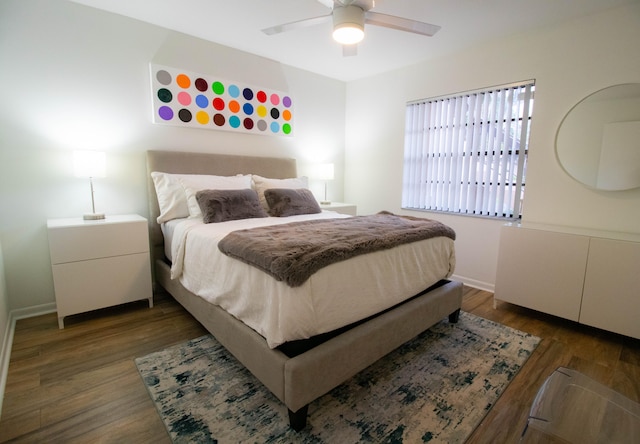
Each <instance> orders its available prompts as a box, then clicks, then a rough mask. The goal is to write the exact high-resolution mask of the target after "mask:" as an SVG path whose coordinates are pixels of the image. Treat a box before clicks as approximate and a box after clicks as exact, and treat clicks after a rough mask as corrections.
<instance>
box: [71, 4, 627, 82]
mask: <svg viewBox="0 0 640 444" xmlns="http://www.w3.org/2000/svg"><path fill="white" fill-rule="evenodd" d="M72 1H74V2H76V3H81V4H84V5H88V6H92V7H95V8H99V9H103V10H105V11H110V12H114V13H117V14H121V15H125V16H128V17H132V18H135V19H138V20H141V21H144V22H148V23H151V24H154V25H158V26H161V27H164V28H168V29H172V30H174V31H179V32H182V33H185V34H189V35H191V36H194V37H198V38H201V39H205V40H209V41H212V42H215V43H218V44H221V45H225V46H229V47H232V48H236V49H239V50H242V51H246V52H249V53H252V54H256V55H260V56H263V57H266V58H269V59H273V60H276V61H279V62H281V63H284V64H286V65H291V66H294V67H297V68H301V69H304V70H308V71H312V72H315V73H318V74H321V75H324V76H328V77H332V78H335V79H339V80H343V81H351V80H355V79H359V78H362V77H368V76H370V75H374V74H378V73H381V72H385V71H389V70H392V69H396V68H399V67H403V66H407V65H411V64H414V63H417V62H421V61H424V60H428V59H430V58H434V57H438V56H442V55H444V54H447V53H451V52H454V51H458V50H461V49H462V48H465V47H468V46H471V45H477V44H479V43H482V42H484V41H490V40H493V39H497V38H505V37H508V36H510V35H513V34H517V33H522V32H527V31H530V30H533V29H537V28H543V27H548V26H552V25H554V24H556V23H560V22H563V21H566V20H571V19H574V18H577V17H581V16H584V15H588V14H593V13H597V12H601V11H604V10H606V9H609V8H612V7H617V6H620V5H622V4H626V3H634V2H637V1H638V0H376V7H375V9H374V11H376V12H381V13H385V14H390V15H396V16H401V17H406V18H411V19H414V20H419V21H424V22H428V23H433V24H436V25H440V26H441V27H442V29H441V30H440V31H439V32H438V33H437V34H436V35H435V36H433V37H424V36H421V35H417V34H411V33H406V32H401V31H396V30H392V29H387V28H382V27H378V26H373V25H366V27H365V39H364V41H363V42H362V43H360V44H359V45H358V55H357V56H355V57H343V56H342V48H341V46H340V45H339V44H337V43H335V42H334V41H333V40H332V38H331V23H330V22H329V23H325V24H322V25H317V26H314V27H309V28H305V29H299V30H295V31H289V32H287V33H283V34H278V35H273V36H267V35H265V34H263V33H262V32H261V31H260V30H261V29H263V28H267V27H271V26H274V25H278V24H281V23H287V22H292V21H296V20H301V19H305V18H310V17H315V16H320V15H327V14H329V13H330V10H329V9H328V8H327V7H325V6H324V5H322V3H320V2H318V1H317V0H152V1H149V0H72Z"/></svg>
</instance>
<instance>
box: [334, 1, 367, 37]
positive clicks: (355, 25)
mask: <svg viewBox="0 0 640 444" xmlns="http://www.w3.org/2000/svg"><path fill="white" fill-rule="evenodd" d="M333 38H334V39H335V40H336V41H338V42H340V43H342V44H343V45H353V44H355V43H358V42H359V41H361V40H362V39H363V38H364V10H363V9H362V8H360V7H358V6H354V5H349V6H340V7H337V6H336V7H334V8H333Z"/></svg>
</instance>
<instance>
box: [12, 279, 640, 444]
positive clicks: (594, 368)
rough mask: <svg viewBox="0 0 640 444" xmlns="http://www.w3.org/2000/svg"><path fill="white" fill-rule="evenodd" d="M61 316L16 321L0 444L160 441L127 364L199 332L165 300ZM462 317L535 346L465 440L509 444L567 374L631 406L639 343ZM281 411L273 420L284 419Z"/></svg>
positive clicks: (638, 374)
mask: <svg viewBox="0 0 640 444" xmlns="http://www.w3.org/2000/svg"><path fill="white" fill-rule="evenodd" d="M155 302H156V304H155V307H153V308H151V309H149V308H146V304H145V303H144V302H142V303H134V304H129V305H126V306H122V307H118V308H112V309H106V310H101V311H98V312H93V313H90V314H85V315H77V316H74V317H70V318H66V322H65V325H66V328H65V329H64V330H59V329H58V322H57V319H56V315H55V314H50V315H44V316H39V317H36V318H30V319H24V320H20V321H18V322H17V325H16V331H15V336H14V344H13V350H12V353H11V363H10V367H9V375H8V379H7V386H6V391H5V397H4V403H3V409H2V417H1V420H0V442H9V441H10V442H29V443H32V442H65V443H72V442H92V443H93V442H114V443H116V442H117V443H123V442H136V443H146V442H148V443H162V442H169V441H170V440H169V437H168V435H167V433H166V431H165V428H164V426H163V424H162V422H161V421H160V419H159V417H158V415H157V413H156V410H155V408H154V406H153V404H152V402H151V399H150V398H149V395H148V394H147V391H146V389H145V387H144V385H143V383H142V381H141V379H140V377H139V375H138V372H137V370H136V367H135V364H134V362H133V359H134V358H136V357H139V356H143V355H146V354H148V353H151V352H153V351H157V350H161V349H164V348H166V347H168V346H170V345H173V344H177V343H180V342H183V341H185V340H188V339H191V338H195V337H198V336H200V335H202V334H204V333H205V331H204V330H203V328H202V327H201V326H200V325H199V324H198V323H197V322H196V321H195V320H194V319H193V318H192V317H191V316H190V315H189V314H187V313H186V312H185V311H184V310H183V309H182V308H181V307H180V306H179V305H178V304H177V303H176V302H175V301H173V299H172V298H171V297H169V296H167V295H162V294H161V295H157V296H156V301H155ZM463 310H465V311H467V312H470V313H473V314H476V315H478V316H482V317H485V318H488V319H492V320H494V321H497V322H500V323H502V324H506V325H509V326H511V327H514V328H516V329H519V330H522V331H525V332H528V333H531V334H534V335H537V336H539V337H541V338H542V341H541V343H540V345H539V346H538V348H537V349H536V351H535V352H534V353H533V355H532V356H531V357H530V358H529V360H528V361H527V363H526V364H525V366H524V367H523V368H522V370H521V371H520V373H519V374H518V375H517V376H516V377H515V378H514V380H513V381H512V382H511V384H510V385H509V387H508V388H507V390H506V391H505V392H504V394H503V395H502V396H501V398H500V399H499V400H498V402H497V403H496V405H495V406H494V407H493V408H492V410H491V411H490V412H489V414H488V415H487V417H486V418H485V419H484V420H483V421H482V423H481V424H480V425H479V426H478V428H477V429H476V431H475V432H474V433H473V435H472V436H471V437H470V438H469V440H468V442H471V443H515V442H517V441H518V439H519V436H520V433H521V431H522V428H523V426H524V423H525V419H526V415H527V413H528V411H529V407H530V405H531V401H532V400H533V398H534V396H535V394H536V392H537V390H538V387H539V386H540V385H541V384H542V382H543V381H544V379H545V378H546V377H547V376H548V375H549V374H550V373H551V372H553V370H554V369H555V368H557V367H558V366H567V367H570V368H574V369H576V370H578V371H580V372H582V373H584V374H586V375H587V376H590V377H591V378H593V379H595V380H597V381H599V382H601V383H603V384H605V385H607V386H609V387H611V388H613V389H614V390H616V391H618V392H621V393H622V394H624V395H625V396H627V397H629V398H631V399H633V400H635V401H640V340H633V339H629V338H625V337H622V336H618V335H615V334H610V333H606V332H603V331H600V330H596V329H592V328H588V327H584V326H580V325H577V324H575V323H572V322H569V321H564V320H561V319H558V318H555V317H552V316H548V315H544V314H541V313H537V312H534V311H531V310H527V309H523V308H520V307H516V306H513V305H510V304H506V303H500V304H498V307H497V308H496V309H494V308H493V295H492V294H491V293H488V292H484V291H480V290H476V289H472V288H465V297H464V301H463ZM285 414H286V413H285V410H284V408H283V415H285Z"/></svg>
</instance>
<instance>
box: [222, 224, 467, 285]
mask: <svg viewBox="0 0 640 444" xmlns="http://www.w3.org/2000/svg"><path fill="white" fill-rule="evenodd" d="M439 236H446V237H449V238H451V239H453V240H455V238H456V234H455V232H454V231H453V229H451V228H450V227H448V226H446V225H444V224H442V223H440V222H438V221H435V220H431V219H423V218H417V217H410V216H396V215H394V214H391V213H388V212H382V213H378V214H374V215H371V216H355V217H350V218H345V219H319V220H310V221H303V222H292V223H288V224H284V225H275V226H268V227H258V228H251V229H247V230H238V231H233V232H231V233H229V234H228V235H227V236H225V237H224V238H223V239H222V240H221V241H220V242H219V243H218V248H219V249H220V251H222V252H223V253H224V254H226V255H227V256H230V257H233V258H236V259H239V260H241V261H243V262H246V263H247V264H250V265H253V266H255V267H257V268H259V269H261V270H263V271H265V272H266V273H268V274H270V275H271V276H273V277H274V278H275V279H277V280H278V281H284V282H285V283H287V284H288V285H289V286H291V287H298V286H300V285H302V284H303V283H304V282H305V281H306V280H307V279H309V277H310V276H311V275H312V274H313V273H315V272H316V271H318V270H320V269H321V268H322V267H325V266H327V265H330V264H333V263H335V262H339V261H343V260H346V259H349V258H352V257H354V256H357V255H359V254H365V253H371V252H374V251H379V250H384V249H389V248H393V247H395V246H397V245H400V244H406V243H410V242H415V241H419V240H423V239H428V238H432V237H439Z"/></svg>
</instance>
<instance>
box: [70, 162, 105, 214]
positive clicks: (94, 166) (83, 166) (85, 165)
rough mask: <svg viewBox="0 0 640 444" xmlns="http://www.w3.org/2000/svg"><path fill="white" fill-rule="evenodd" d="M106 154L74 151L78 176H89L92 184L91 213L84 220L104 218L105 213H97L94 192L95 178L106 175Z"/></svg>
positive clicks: (75, 168) (76, 174)
mask: <svg viewBox="0 0 640 444" xmlns="http://www.w3.org/2000/svg"><path fill="white" fill-rule="evenodd" d="M105 164H106V156H105V153H104V151H74V152H73V166H74V171H75V176H76V177H88V178H89V185H90V186H91V211H92V212H91V213H87V214H85V215H84V216H83V219H84V220H100V219H104V217H105V216H104V213H96V204H95V200H94V196H93V195H94V192H93V178H94V177H105Z"/></svg>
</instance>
